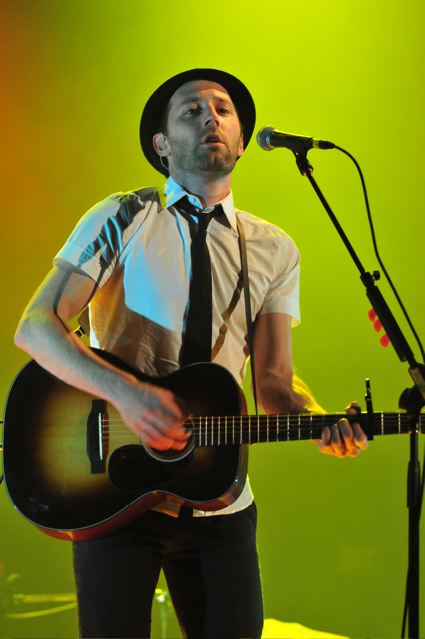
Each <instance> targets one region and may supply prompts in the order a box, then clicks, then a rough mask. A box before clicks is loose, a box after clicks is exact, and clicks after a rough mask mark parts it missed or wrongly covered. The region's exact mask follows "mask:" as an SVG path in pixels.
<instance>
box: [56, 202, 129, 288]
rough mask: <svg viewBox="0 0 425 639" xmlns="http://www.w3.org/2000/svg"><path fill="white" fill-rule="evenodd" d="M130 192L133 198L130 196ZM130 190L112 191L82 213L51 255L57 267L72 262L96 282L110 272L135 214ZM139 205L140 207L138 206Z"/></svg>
mask: <svg viewBox="0 0 425 639" xmlns="http://www.w3.org/2000/svg"><path fill="white" fill-rule="evenodd" d="M132 196H133V198H132ZM134 198H136V200H137V197H136V196H135V195H134V194H125V193H114V194H112V195H109V196H108V197H107V198H105V199H104V200H102V201H100V202H98V203H97V204H95V205H94V206H93V207H92V208H91V209H89V210H88V211H87V213H85V215H83V217H82V218H81V220H80V221H79V222H78V223H77V225H76V227H75V228H74V230H73V231H72V233H71V235H70V236H69V238H68V239H67V241H66V242H65V244H64V245H63V246H62V248H61V249H60V251H59V252H58V253H57V255H56V256H55V257H54V259H53V264H54V265H55V266H58V267H59V268H60V267H61V265H63V263H66V264H72V265H73V266H75V267H77V268H78V269H79V270H80V271H83V272H84V273H86V274H87V275H89V276H90V277H91V278H92V279H93V280H95V281H96V282H97V284H98V285H99V286H101V285H103V284H104V283H105V282H106V281H107V280H108V279H109V277H110V276H111V274H112V272H113V270H114V268H115V266H116V264H117V262H118V260H119V256H120V253H121V251H122V249H123V246H124V244H125V242H126V238H127V237H128V234H129V233H128V232H129V229H130V228H131V227H132V225H133V222H134V217H135V214H134V213H135V207H134V206H132V204H134V203H137V202H138V200H137V202H135V200H134ZM139 208H140V207H139Z"/></svg>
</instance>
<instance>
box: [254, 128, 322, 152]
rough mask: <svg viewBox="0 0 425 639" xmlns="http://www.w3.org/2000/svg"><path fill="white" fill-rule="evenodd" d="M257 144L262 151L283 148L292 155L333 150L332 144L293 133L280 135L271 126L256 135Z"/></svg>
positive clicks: (279, 132)
mask: <svg viewBox="0 0 425 639" xmlns="http://www.w3.org/2000/svg"><path fill="white" fill-rule="evenodd" d="M257 142H258V144H259V145H260V146H261V148H262V149H264V151H273V149H277V148H281V147H285V148H286V149H291V151H293V152H294V153H300V152H302V151H308V150H309V149H334V148H335V144H334V143H333V142H327V141H326V140H318V139H317V138H309V137H305V136H304V135H296V134H295V133H282V131H278V130H277V129H274V128H273V127H272V126H265V127H263V128H262V129H260V131H258V133H257Z"/></svg>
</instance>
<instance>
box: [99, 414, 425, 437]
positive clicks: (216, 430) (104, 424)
mask: <svg viewBox="0 0 425 639" xmlns="http://www.w3.org/2000/svg"><path fill="white" fill-rule="evenodd" d="M379 416H383V417H384V422H385V424H384V425H383V429H380V428H379V426H378V428H377V429H376V431H375V432H376V434H379V432H380V431H381V430H383V431H388V432H387V434H396V433H398V432H399V430H400V431H401V429H405V428H407V427H408V425H409V424H408V417H407V415H405V414H401V415H400V417H401V418H400V419H399V417H398V414H397V413H381V414H379ZM232 417H233V416H231V417H230V420H231V422H233V419H232ZM326 417H327V418H329V415H327V416H326ZM195 419H196V420H197V421H198V422H199V424H198V425H195V426H194V425H193V422H191V421H187V422H185V425H186V426H188V427H189V428H190V427H191V428H190V430H191V433H192V434H193V435H201V436H202V437H205V436H207V437H211V436H215V435H220V436H221V434H223V433H226V432H231V430H232V429H233V423H232V424H227V425H226V424H221V423H220V424H218V423H217V424H212V423H211V420H212V418H211V417H208V418H207V419H208V421H207V423H205V418H202V417H196V418H195ZM220 419H221V416H220ZM227 419H228V420H229V416H227ZM332 419H333V418H329V421H330V422H332ZM216 420H217V416H216ZM217 421H218V420H217ZM253 421H255V423H252V422H253ZM283 421H285V422H286V419H285V420H282V423H280V424H279V429H281V432H280V433H279V436H281V437H282V439H284V438H285V437H286V435H287V432H288V430H289V431H291V433H292V434H294V433H295V434H296V433H300V434H301V433H302V434H304V433H314V434H315V435H316V434H320V431H321V430H322V429H323V425H322V424H320V425H318V424H316V425H310V424H307V425H303V424H298V423H297V422H295V423H283ZM422 421H423V420H422V419H420V420H419V426H420V427H422V426H423V424H422ZM116 425H118V426H116ZM109 426H112V427H113V434H114V435H115V434H117V433H118V434H120V433H124V434H129V435H132V434H134V433H133V431H132V430H131V428H129V427H128V426H126V425H125V424H124V422H122V421H121V420H107V419H102V420H101V428H102V434H103V437H104V438H107V437H109V436H110V433H108V432H106V431H108V430H109ZM234 428H235V429H236V431H237V435H238V437H240V434H241V431H242V434H244V433H249V432H250V431H251V430H252V431H255V432H254V433H251V435H252V434H254V435H255V433H256V432H258V433H261V435H263V434H264V433H267V432H268V433H269V434H270V435H271V436H273V435H274V434H275V432H276V431H277V427H276V426H270V424H262V423H261V422H260V423H257V420H250V421H247V420H246V419H245V420H243V418H241V417H240V416H238V418H237V419H235V424H234ZM389 431H392V432H391V433H390V432H389ZM403 434H406V433H405V432H404V433H403ZM136 437H137V436H136Z"/></svg>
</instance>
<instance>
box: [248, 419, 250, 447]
mask: <svg viewBox="0 0 425 639" xmlns="http://www.w3.org/2000/svg"><path fill="white" fill-rule="evenodd" d="M248 443H249V444H250V443H251V423H249V424H248Z"/></svg>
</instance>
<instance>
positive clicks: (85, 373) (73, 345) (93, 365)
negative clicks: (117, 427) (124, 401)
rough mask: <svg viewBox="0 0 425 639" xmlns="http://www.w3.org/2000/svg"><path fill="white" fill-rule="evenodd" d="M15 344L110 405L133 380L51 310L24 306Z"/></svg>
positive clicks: (70, 381)
mask: <svg viewBox="0 0 425 639" xmlns="http://www.w3.org/2000/svg"><path fill="white" fill-rule="evenodd" d="M15 343H16V345H17V346H18V347H19V348H21V349H22V350H24V351H26V352H27V353H28V354H29V355H31V357H33V358H34V359H35V360H36V361H37V362H38V363H39V364H40V366H42V367H43V368H45V369H46V370H48V371H49V372H51V373H52V374H53V375H55V376H56V377H58V378H59V379H61V380H62V381H64V382H66V383H68V384H70V385H72V386H75V387H76V388H79V389H80V390H83V391H85V392H87V393H91V394H93V395H96V396H97V397H100V398H102V399H107V400H109V401H110V402H111V403H113V404H115V403H116V401H117V400H118V398H119V396H120V393H122V391H123V387H124V386H126V385H131V384H133V383H136V380H135V378H134V377H133V376H131V375H129V374H128V373H125V372H123V371H121V370H120V369H118V368H116V367H114V366H112V365H111V364H109V363H108V362H106V361H105V360H103V359H102V358H100V357H99V356H97V355H96V354H95V353H94V352H93V351H92V350H90V349H89V348H88V347H87V346H86V345H85V344H84V342H83V341H82V340H81V339H79V338H78V337H77V336H76V335H74V334H73V333H72V332H71V331H70V329H69V328H68V327H67V326H66V324H65V323H64V322H63V321H62V320H61V319H60V318H59V317H58V316H57V315H56V314H55V313H54V312H53V311H49V310H45V309H41V308H37V307H35V308H29V309H27V310H26V311H25V313H24V315H23V317H22V319H21V321H20V323H19V326H18V329H17V331H16V334H15Z"/></svg>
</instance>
